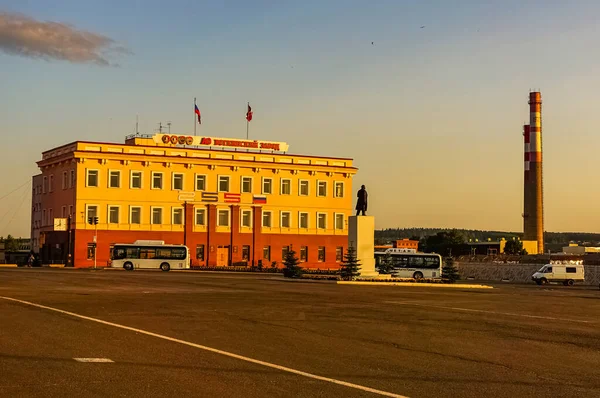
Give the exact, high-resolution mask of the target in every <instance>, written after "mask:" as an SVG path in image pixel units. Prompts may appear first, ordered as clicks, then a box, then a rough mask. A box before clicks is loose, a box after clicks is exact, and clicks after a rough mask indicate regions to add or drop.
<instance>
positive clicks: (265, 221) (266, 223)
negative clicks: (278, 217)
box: [262, 211, 273, 228]
mask: <svg viewBox="0 0 600 398" xmlns="http://www.w3.org/2000/svg"><path fill="white" fill-rule="evenodd" d="M272 222H273V216H272V214H271V212H270V211H263V215H262V226H263V227H267V228H271V223H272Z"/></svg>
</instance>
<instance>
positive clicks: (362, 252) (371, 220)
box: [348, 216, 379, 278]
mask: <svg viewBox="0 0 600 398" xmlns="http://www.w3.org/2000/svg"><path fill="white" fill-rule="evenodd" d="M351 246H352V247H354V248H355V249H356V258H357V259H358V260H359V261H360V277H361V278H376V277H379V272H377V271H376V270H375V217H372V216H350V217H349V218H348V247H351Z"/></svg>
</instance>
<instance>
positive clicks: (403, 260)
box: [392, 256, 408, 268]
mask: <svg viewBox="0 0 600 398" xmlns="http://www.w3.org/2000/svg"><path fill="white" fill-rule="evenodd" d="M392 264H393V266H394V267H397V268H406V267H408V256H392Z"/></svg>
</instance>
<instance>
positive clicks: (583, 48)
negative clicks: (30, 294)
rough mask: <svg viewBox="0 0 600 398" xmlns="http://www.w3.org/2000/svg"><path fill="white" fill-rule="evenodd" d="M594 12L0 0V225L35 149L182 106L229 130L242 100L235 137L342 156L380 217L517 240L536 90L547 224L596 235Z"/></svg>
mask: <svg viewBox="0 0 600 398" xmlns="http://www.w3.org/2000/svg"><path fill="white" fill-rule="evenodd" d="M482 3H490V4H482ZM599 22H600V3H598V2H597V1H571V2H564V1H554V0H546V1H533V0H532V1H523V0H520V1H515V0H504V1H497V2H480V1H475V0H465V1H460V0H457V1H455V2H448V1H443V0H440V1H422V0H413V1H402V0H380V1H376V2H373V1H366V0H362V1H358V0H344V1H341V0H329V1H316V0H314V1H313V0H307V1H302V2H298V1H280V0H277V1H275V0H256V1H253V2H248V1H237V0H236V1H233V0H227V1H200V0H195V1H180V0H173V1H169V2H165V1H156V0H144V1H135V0H132V1H126V2H124V1H116V0H105V1H101V2H99V1H87V0H56V1H53V2H47V1H33V0H21V1H19V2H16V1H12V0H10V1H7V0H0V92H1V93H2V95H1V96H0V121H1V123H2V126H0V129H1V130H0V131H1V133H0V136H1V137H2V138H3V144H2V145H1V146H0V148H1V156H0V167H1V169H2V170H3V173H2V177H1V178H0V236H2V235H4V236H6V235H7V234H9V233H10V234H13V235H16V236H29V230H30V210H31V193H30V180H31V176H32V175H34V174H36V173H37V172H38V169H37V166H36V163H35V162H36V161H38V160H40V158H41V152H42V151H44V150H48V149H51V148H53V147H56V146H59V145H62V144H65V143H68V142H72V141H75V140H94V141H111V142H123V140H124V137H125V136H126V135H128V134H131V133H133V132H135V121H136V115H137V116H138V117H139V121H140V123H139V126H140V127H139V129H140V132H141V133H153V132H155V131H156V129H157V128H158V124H159V122H162V123H163V125H165V124H166V123H167V122H171V123H172V125H171V131H172V132H173V133H177V134H189V133H191V132H193V128H194V117H195V116H194V114H193V99H194V97H197V103H198V106H199V108H200V109H201V112H202V125H201V126H200V127H199V130H198V132H199V134H205V135H210V136H217V137H232V138H245V134H246V120H245V112H246V103H247V102H248V101H249V102H250V104H251V105H252V108H253V111H254V118H253V120H252V122H251V125H250V138H253V139H263V140H274V141H284V142H287V143H289V145H290V153H294V154H310V155H320V156H337V157H349V158H353V159H354V162H355V165H356V166H357V167H358V169H359V172H358V174H357V175H356V176H355V178H354V188H355V190H356V189H358V187H359V186H360V185H361V184H365V185H366V186H367V191H368V192H369V211H368V214H369V215H373V216H375V220H376V227H377V228H395V227H434V228H435V227H441V228H469V229H493V230H504V231H522V218H521V214H522V208H523V192H522V184H523V136H522V126H523V124H525V123H527V122H528V118H529V106H528V104H527V101H528V94H529V91H530V90H534V89H536V90H540V91H541V93H542V101H543V105H542V121H543V145H544V148H543V150H544V201H545V229H546V230H548V231H581V232H600V210H598V208H597V201H598V199H597V198H598V197H600V185H599V184H597V183H596V181H595V176H596V171H597V170H600V156H599V155H598V154H599V150H600V135H599V134H597V130H596V129H597V126H598V125H600V120H599V119H600V112H598V109H597V108H598V98H597V96H596V95H595V93H596V92H597V91H598V87H599V83H600V75H599V74H598V73H597V70H598V67H597V66H598V64H599V61H600V52H598V51H596V47H597V42H598V38H599V37H600V23H599ZM40 26H43V27H44V28H45V29H49V31H48V32H49V33H48V32H46V31H43V30H40V29H36V28H39V27H40ZM36 32H37V33H36ZM40 32H43V33H40ZM50 33H52V34H50ZM13 191H14V192H13Z"/></svg>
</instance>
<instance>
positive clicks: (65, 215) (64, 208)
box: [61, 206, 67, 218]
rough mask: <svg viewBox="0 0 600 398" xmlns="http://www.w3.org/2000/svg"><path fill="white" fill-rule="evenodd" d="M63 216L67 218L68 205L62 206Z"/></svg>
mask: <svg viewBox="0 0 600 398" xmlns="http://www.w3.org/2000/svg"><path fill="white" fill-rule="evenodd" d="M61 217H62V218H67V206H63V207H62V208H61Z"/></svg>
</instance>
